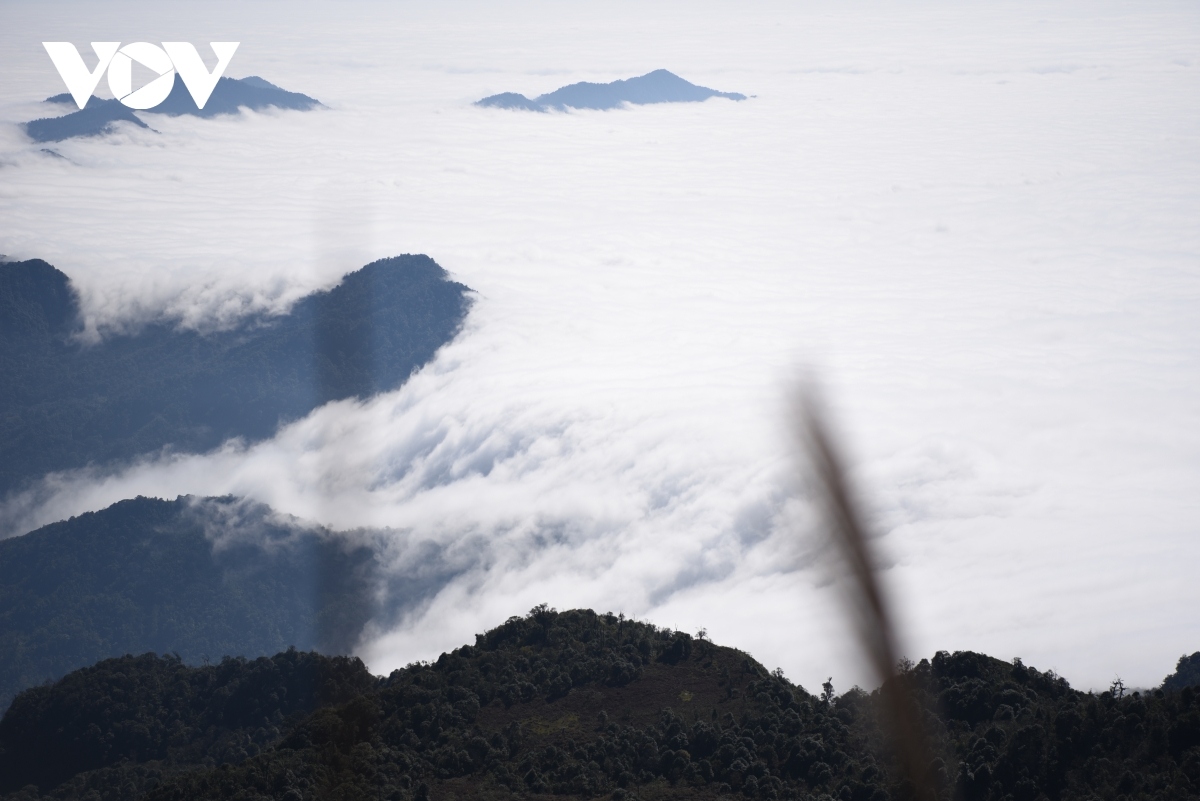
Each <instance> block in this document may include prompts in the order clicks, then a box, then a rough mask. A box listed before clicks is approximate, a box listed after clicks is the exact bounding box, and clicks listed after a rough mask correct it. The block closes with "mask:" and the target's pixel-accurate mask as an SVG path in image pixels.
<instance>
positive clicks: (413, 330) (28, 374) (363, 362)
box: [0, 256, 469, 499]
mask: <svg viewBox="0 0 1200 801" xmlns="http://www.w3.org/2000/svg"><path fill="white" fill-rule="evenodd" d="M468 291H469V290H468V289H467V287H465V286H463V285H462V284H458V283H454V282H452V281H450V280H448V278H447V276H446V273H445V271H444V270H442V268H441V267H439V266H438V265H437V264H435V263H434V262H433V260H432V259H430V258H429V257H427V256H399V257H396V258H390V259H382V260H380V261H377V262H373V263H371V264H368V265H367V266H366V267H363V268H362V269H360V270H358V271H356V272H353V273H350V274H349V275H347V276H345V277H344V278H343V279H342V281H341V283H340V284H338V285H337V286H336V287H334V288H333V289H331V290H329V291H327V292H317V293H315V294H312V295H310V296H308V297H306V298H304V299H302V300H301V301H299V302H298V303H296V304H295V306H293V308H292V309H291V312H290V313H289V314H287V315H284V316H281V317H276V318H270V319H256V320H251V321H247V322H246V323H245V324H244V325H242V326H241V327H239V328H237V329H236V330H230V331H219V332H212V333H199V332H196V331H190V330H180V329H178V328H177V327H176V326H174V325H173V324H172V323H170V322H157V323H154V324H151V325H148V326H146V327H144V328H142V329H141V330H140V331H138V332H137V333H136V334H132V335H127V336H113V337H110V338H106V339H105V340H104V341H102V342H101V343H100V344H97V345H85V344H81V343H79V342H77V341H75V340H74V339H73V334H75V333H76V331H77V329H78V327H79V325H80V323H79V308H78V303H77V300H76V298H75V295H74V293H73V292H72V291H71V287H70V283H69V281H68V279H67V276H66V275H64V274H63V273H62V272H60V271H58V270H56V269H55V268H54V267H52V266H50V265H49V264H47V263H46V262H44V261H41V260H37V259H34V260H31V261H24V262H10V263H0V375H3V376H4V380H3V381H0V453H3V454H4V459H3V460H0V499H2V498H3V496H4V494H5V493H7V492H10V491H12V490H14V489H18V488H20V487H22V486H24V485H26V484H28V483H29V482H30V481H32V480H34V479H36V478H38V477H40V476H43V475H45V474H46V473H48V472H51V471H55V470H64V469H69V468H77V467H83V466H85V465H88V464H100V465H104V464H110V463H113V462H120V461H122V460H128V459H130V458H132V457H134V456H137V455H139V454H145V453H150V452H154V451H157V450H159V449H161V448H163V447H165V446H170V447H171V448H173V449H175V450H177V451H187V452H201V451H205V450H208V449H211V448H214V447H216V446H217V445H219V444H220V443H221V442H223V441H225V440H226V439H228V438H230V437H244V438H246V439H247V440H251V441H253V440H258V439H262V438H265V437H269V436H270V435H271V434H272V433H273V432H274V431H275V430H276V428H277V427H278V426H279V424H280V423H281V422H286V421H288V420H293V419H296V418H299V417H302V416H304V415H306V414H308V413H309V412H310V411H312V410H313V409H314V408H316V407H317V406H320V405H321V404H323V403H325V402H327V401H331V400H338V399H342V398H349V397H355V396H358V397H365V396H368V395H371V394H373V393H377V392H381V391H385V390H390V389H394V388H395V387H396V386H398V385H400V384H401V383H402V382H403V381H404V380H405V379H407V378H408V376H409V375H410V374H411V373H412V372H413V371H414V370H416V369H417V368H419V367H420V366H421V365H423V364H425V363H426V362H428V361H429V360H430V359H432V358H433V355H434V353H435V352H436V351H437V349H438V348H440V347H441V346H442V345H444V344H445V343H446V342H448V341H449V340H450V339H451V338H453V337H454V335H455V334H456V333H457V331H458V330H459V327H460V326H461V324H462V321H463V318H464V317H465V315H466V312H467V308H468V296H467V293H468Z"/></svg>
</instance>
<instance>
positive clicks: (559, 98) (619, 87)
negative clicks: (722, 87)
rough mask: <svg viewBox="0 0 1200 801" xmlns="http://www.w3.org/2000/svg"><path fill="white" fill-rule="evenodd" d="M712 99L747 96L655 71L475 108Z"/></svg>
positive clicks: (493, 100) (488, 101) (506, 96)
mask: <svg viewBox="0 0 1200 801" xmlns="http://www.w3.org/2000/svg"><path fill="white" fill-rule="evenodd" d="M710 97H725V98H728V99H730V100H745V99H746V96H745V95H743V94H738V93H737V92H718V91H717V90H715V89H708V88H706V87H703V86H696V85H695V84H693V83H688V82H687V81H685V80H684V79H683V78H680V77H679V76H678V75H675V74H674V73H671V72H668V71H666V70H655V71H654V72H649V73H646V74H645V75H642V76H640V77H638V78H629V79H628V80H623V81H613V82H612V83H587V82H583V83H573V84H571V85H570V86H564V87H562V88H561V89H556V90H554V91H553V92H550V93H548V94H544V95H539V96H538V97H537V98H535V99H533V100H530V99H529V98H527V97H525V96H524V95H519V94H516V93H514V92H505V93H503V94H499V95H492V96H491V97H485V98H484V99H483V100H480V101H478V102H476V104H475V105H477V106H494V107H497V108H513V109H527V110H530V111H546V110H548V109H552V108H553V109H558V110H560V111H562V110H566V109H567V108H591V109H613V108H620V107H621V106H622V105H624V104H625V103H632V104H634V105H645V104H648V103H696V102H699V101H702V100H707V99H708V98H710Z"/></svg>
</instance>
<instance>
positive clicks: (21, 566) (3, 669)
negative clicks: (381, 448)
mask: <svg viewBox="0 0 1200 801" xmlns="http://www.w3.org/2000/svg"><path fill="white" fill-rule="evenodd" d="M376 567H377V563H376V561H375V556H374V552H373V551H371V550H370V549H369V548H368V547H367V546H365V545H363V544H361V543H355V542H352V541H350V540H348V539H346V538H345V536H338V535H334V534H331V533H330V532H328V531H325V530H324V529H320V528H314V527H301V526H299V525H296V524H294V523H289V522H288V521H285V520H280V519H278V518H277V516H275V515H273V514H271V513H270V510H269V509H266V508H265V507H261V506H253V505H248V504H245V503H239V502H236V501H234V500H233V499H230V498H208V499H203V500H199V499H190V498H179V499H177V500H174V501H162V500H157V499H153V498H137V499H134V500H128V501H121V502H120V503H117V504H114V505H113V506H111V507H109V508H107V509H105V510H103V511H100V512H89V513H88V514H83V515H80V516H79V517H73V518H71V519H70V520H66V521H63V522H60V523H53V524H51V525H48V526H45V527H43V528H40V529H38V530H37V531H34V532H31V533H29V534H26V535H25V536H22V537H14V538H12V539H8V540H3V541H0V710H2V709H4V708H6V707H7V706H8V702H9V701H10V700H11V699H12V697H13V696H14V695H15V694H16V693H17V692H18V691H20V690H23V689H25V688H26V687H32V686H36V685H38V684H41V683H42V682H44V681H47V680H52V679H57V678H60V677H61V676H63V675H65V674H66V673H68V672H69V671H71V670H75V669H77V668H80V667H84V666H86V665H90V664H93V663H94V662H96V661H97V660H100V659H104V658H107V657H115V656H120V655H122V654H128V653H142V652H145V651H157V652H160V653H170V652H174V653H176V654H178V655H179V656H180V657H182V658H183V660H184V661H185V662H189V663H193V664H198V663H200V662H201V661H203V660H205V659H209V658H211V659H214V660H216V659H219V658H221V657H222V656H231V655H232V656H251V657H254V656H260V655H267V654H273V653H276V652H277V651H281V650H283V649H285V648H287V647H289V646H295V647H297V648H301V649H306V650H314V649H315V650H319V651H322V652H324V653H348V652H349V651H350V649H351V648H353V647H354V645H355V644H356V642H357V639H358V636H359V633H360V632H361V630H362V628H363V626H364V625H365V624H366V622H367V621H368V620H369V619H370V618H371V617H372V615H373V614H374V613H375V611H376V601H375V597H376V596H375V593H374V591H375V588H376V587H377V586H378V575H377V571H376Z"/></svg>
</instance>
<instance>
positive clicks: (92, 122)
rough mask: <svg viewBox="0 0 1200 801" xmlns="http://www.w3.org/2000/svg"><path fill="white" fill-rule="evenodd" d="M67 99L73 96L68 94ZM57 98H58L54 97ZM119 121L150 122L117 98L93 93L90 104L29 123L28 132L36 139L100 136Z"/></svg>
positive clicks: (60, 139) (46, 140)
mask: <svg viewBox="0 0 1200 801" xmlns="http://www.w3.org/2000/svg"><path fill="white" fill-rule="evenodd" d="M66 98H67V100H70V99H71V96H70V95H66ZM50 100H54V98H50ZM117 122H132V123H133V124H134V125H136V126H138V127H139V128H149V127H150V126H149V125H147V124H146V123H144V122H142V121H141V120H140V119H138V116H137V115H136V114H134V113H133V109H131V108H129V107H128V106H124V105H122V104H121V103H119V102H118V101H116V100H101V99H100V98H98V97H92V98H90V99H89V100H88V102H87V105H86V106H84V107H83V108H82V109H80V110H79V111H74V112H72V113H70V114H66V115H63V116H62V117H46V118H44V119H40V120H33V121H32V122H27V123H25V133H26V134H28V135H29V138H30V139H32V140H33V141H35V142H61V141H62V140H64V139H72V138H74V137H77V136H100V135H102V134H107V133H112V130H113V127H114V124H115V123H117Z"/></svg>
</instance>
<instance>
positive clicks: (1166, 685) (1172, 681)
mask: <svg viewBox="0 0 1200 801" xmlns="http://www.w3.org/2000/svg"><path fill="white" fill-rule="evenodd" d="M1162 686H1163V689H1164V690H1182V689H1183V688H1184V687H1200V651H1197V652H1196V653H1194V654H1192V655H1191V656H1181V657H1179V663H1178V664H1176V665H1175V672H1174V673H1172V674H1171V675H1170V676H1167V677H1166V678H1165V679H1164V680H1163V683H1162Z"/></svg>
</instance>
